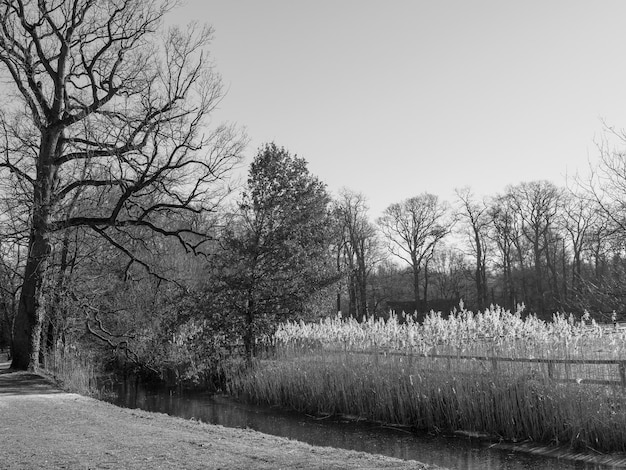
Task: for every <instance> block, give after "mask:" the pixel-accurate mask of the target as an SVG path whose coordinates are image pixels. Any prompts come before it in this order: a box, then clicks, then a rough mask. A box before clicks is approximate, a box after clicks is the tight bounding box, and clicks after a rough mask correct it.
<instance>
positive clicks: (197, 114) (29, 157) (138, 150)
mask: <svg viewBox="0 0 626 470" xmlns="http://www.w3.org/2000/svg"><path fill="white" fill-rule="evenodd" d="M173 3H174V2H170V1H167V0H165V1H159V0H147V1H145V0H102V1H93V0H72V1H70V0H50V1H45V2H44V1H35V0H0V24H1V25H2V26H1V27H0V64H1V65H2V67H0V73H4V74H5V76H7V77H8V78H9V79H10V81H11V83H12V85H13V87H12V89H11V90H9V95H5V97H11V98H13V99H5V100H3V105H2V110H1V111H2V112H1V113H0V130H1V131H2V132H3V135H2V141H1V142H2V143H0V155H2V160H0V171H2V170H4V173H3V174H2V177H3V178H12V179H13V181H14V187H16V188H19V189H20V190H21V193H20V194H19V195H18V196H17V197H18V198H20V200H22V201H24V202H23V203H24V205H25V207H27V208H28V210H27V212H28V217H27V218H26V221H25V222H26V224H27V230H26V233H27V239H28V242H27V244H28V257H27V260H26V263H25V268H24V276H23V279H24V282H23V285H22V289H21V293H20V300H19V306H18V312H17V316H16V318H15V327H14V336H13V343H12V350H13V363H12V366H13V367H14V368H18V369H26V368H31V369H35V368H37V366H38V356H39V347H40V337H41V330H42V323H43V318H44V316H45V311H46V301H47V297H46V295H45V292H46V290H47V287H46V286H47V285H49V284H50V272H49V266H50V260H51V256H52V253H53V252H54V251H55V250H58V249H59V248H58V244H57V240H58V239H59V236H60V235H61V234H62V233H63V232H64V231H66V230H72V229H74V228H76V227H85V228H86V229H87V230H89V231H90V232H91V233H93V234H94V235H97V236H98V237H99V238H100V240H101V243H107V244H110V245H112V246H113V247H115V248H116V249H118V250H119V251H121V252H122V253H123V254H124V255H125V256H126V257H127V258H128V260H129V264H130V265H139V266H143V267H144V268H146V269H149V263H148V262H147V261H145V260H144V259H142V258H141V257H140V256H139V255H138V254H137V253H135V252H133V250H132V246H131V245H129V244H128V241H129V240H140V239H141V237H142V236H143V234H145V233H148V232H154V233H158V234H160V235H163V236H170V237H175V238H176V239H177V240H178V241H179V243H180V244H181V245H182V246H184V247H185V248H186V249H187V250H190V251H194V250H197V249H198V248H199V247H200V246H201V244H202V243H203V242H204V240H206V237H205V234H204V233H202V232H199V231H197V230H195V229H194V227H193V226H191V225H190V224H189V223H188V220H187V218H186V215H187V214H196V213H200V212H203V211H206V210H211V209H212V208H213V205H214V203H213V201H214V199H213V198H212V196H214V190H215V188H216V185H217V183H219V182H220V181H221V178H222V177H223V175H224V174H225V173H226V172H227V171H228V170H229V169H230V168H231V167H232V166H233V164H235V163H236V162H237V161H238V160H239V154H240V152H241V150H242V147H243V144H244V141H243V139H242V138H241V137H240V136H239V135H237V133H236V132H235V131H234V130H233V129H232V128H231V127H228V126H220V127H217V128H216V129H214V130H212V131H208V130H207V128H206V126H205V124H206V123H207V118H208V116H209V114H210V113H211V111H212V110H213V109H214V107H215V106H216V104H217V102H218V101H219V99H220V98H221V97H222V95H223V93H222V86H221V82H220V79H219V77H218V76H217V74H216V73H215V72H214V71H213V68H212V66H211V63H210V62H209V61H208V60H207V54H206V50H205V49H206V46H207V45H208V42H209V40H210V37H211V34H212V32H211V30H210V29H209V28H204V29H199V28H195V27H191V28H189V29H188V30H187V31H185V32H183V31H181V30H180V29H177V28H173V29H171V30H169V31H165V32H164V31H161V30H160V24H161V19H162V18H163V16H164V15H165V14H166V12H167V11H168V10H169V9H170V8H171V6H172V5H173ZM75 199H77V202H78V203H76V204H74V205H72V204H71V202H72V201H74V200H75Z"/></svg>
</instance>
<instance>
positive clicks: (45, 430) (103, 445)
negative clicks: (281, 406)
mask: <svg viewBox="0 0 626 470" xmlns="http://www.w3.org/2000/svg"><path fill="white" fill-rule="evenodd" d="M8 366H9V364H8V363H6V362H5V363H0V469H2V470H5V469H11V470H13V469H29V470H30V469H83V470H84V469H174V468H178V469H216V470H217V469H222V470H227V469H228V470H234V469H320V470H321V469H427V468H429V469H433V468H436V467H433V466H426V465H424V464H421V463H419V462H415V461H404V460H398V459H392V458H389V457H383V456H378V455H371V454H366V453H362V452H353V451H347V450H342V449H334V448H331V447H314V446H310V445H308V444H304V443H301V442H298V441H292V440H288V439H284V438H280V437H275V436H270V435H267V434H262V433H259V432H255V431H251V430H244V429H232V428H225V427H222V426H214V425H208V424H203V423H199V422H196V421H190V420H185V419H182V418H174V417H171V416H167V415H164V414H160V413H148V412H145V411H141V410H130V409H125V408H119V407H116V406H114V405H111V404H108V403H104V402H101V401H98V400H94V399H92V398H88V397H83V396H81V395H76V394H73V393H65V392H62V391H61V390H59V389H57V388H56V387H55V386H54V385H53V384H52V383H50V382H48V381H47V380H46V379H44V378H43V377H40V376H38V375H34V374H28V373H25V372H11V371H9V370H8Z"/></svg>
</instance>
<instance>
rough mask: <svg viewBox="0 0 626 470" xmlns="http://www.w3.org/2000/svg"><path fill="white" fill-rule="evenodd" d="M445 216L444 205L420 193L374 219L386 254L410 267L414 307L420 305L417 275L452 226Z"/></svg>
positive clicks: (433, 197)
mask: <svg viewBox="0 0 626 470" xmlns="http://www.w3.org/2000/svg"><path fill="white" fill-rule="evenodd" d="M447 213H448V206H447V204H446V203H444V202H440V201H439V198H438V197H437V196H435V195H433V194H428V193H423V194H421V195H419V196H416V197H412V198H409V199H406V200H404V201H402V202H400V203H395V204H391V205H390V206H389V207H387V209H385V211H384V213H383V215H382V217H380V218H379V219H378V225H379V226H380V228H381V230H382V232H383V234H384V235H385V237H386V238H387V241H388V244H389V250H390V252H391V253H392V254H393V255H394V256H397V257H398V258H400V259H401V260H403V261H405V262H406V263H407V264H408V265H409V266H410V267H411V270H412V273H413V294H414V300H415V306H416V308H418V305H419V304H420V273H421V271H422V269H423V268H425V265H426V264H427V262H428V261H429V259H430V258H431V257H432V256H433V250H434V249H435V247H436V246H437V243H439V241H440V240H441V239H442V238H443V237H445V236H446V235H447V234H448V233H450V230H451V227H452V223H451V222H450V221H449V220H446V215H447ZM426 300H427V299H426Z"/></svg>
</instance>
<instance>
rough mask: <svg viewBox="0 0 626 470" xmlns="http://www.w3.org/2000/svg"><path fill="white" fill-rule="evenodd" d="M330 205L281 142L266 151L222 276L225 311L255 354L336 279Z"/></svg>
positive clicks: (256, 165) (228, 234)
mask: <svg viewBox="0 0 626 470" xmlns="http://www.w3.org/2000/svg"><path fill="white" fill-rule="evenodd" d="M329 202H330V198H329V196H328V194H327V192H326V188H325V185H324V184H323V183H322V182H321V181H319V179H318V178H317V177H315V176H314V175H312V174H311V173H309V170H308V168H307V164H306V161H305V160H304V159H302V158H298V157H297V156H292V155H291V154H290V153H289V152H288V151H287V150H285V149H284V148H279V147H277V146H276V144H274V143H271V144H266V145H265V146H263V147H262V148H261V149H260V150H259V152H258V154H257V156H256V158H255V159H254V161H253V162H252V164H251V166H250V171H249V176H248V182H247V188H246V190H245V193H244V195H243V198H242V200H241V203H240V204H239V207H238V211H237V213H236V214H235V215H234V217H233V219H232V221H231V222H230V224H229V225H228V227H227V229H226V230H225V233H224V236H223V237H222V243H223V246H224V252H223V253H222V258H221V261H222V267H221V271H220V273H219V276H218V278H219V279H220V280H221V293H220V299H221V303H222V305H223V307H224V308H225V309H227V310H228V311H232V312H234V313H235V314H237V315H238V317H239V318H241V320H242V323H243V339H244V344H245V347H246V353H247V355H248V357H250V356H252V355H253V353H254V344H255V340H256V339H257V338H258V336H259V335H262V334H264V333H267V332H269V331H271V329H272V327H273V326H274V324H275V322H276V321H277V320H280V319H285V318H293V317H298V316H301V315H303V314H304V313H305V312H304V308H305V304H306V302H307V300H308V299H310V297H311V296H312V295H313V294H314V293H315V292H317V291H319V290H320V289H322V288H324V287H326V286H328V285H329V284H331V283H332V282H334V281H335V280H336V277H337V276H336V274H335V273H334V271H333V269H332V267H333V261H332V257H331V251H330V243H331V232H330V231H329V224H330V218H329V210H328V205H329Z"/></svg>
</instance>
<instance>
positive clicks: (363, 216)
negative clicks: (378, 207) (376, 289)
mask: <svg viewBox="0 0 626 470" xmlns="http://www.w3.org/2000/svg"><path fill="white" fill-rule="evenodd" d="M367 210H368V207H367V205H366V203H365V198H364V196H363V195H362V194H358V193H354V192H352V191H349V190H347V189H344V190H342V191H341V193H340V195H339V198H338V200H337V201H336V202H335V208H334V213H335V217H336V218H337V220H338V223H339V226H340V228H341V241H340V242H339V246H340V247H341V248H342V250H341V252H342V259H343V263H344V264H345V266H346V268H347V270H348V293H349V297H350V315H351V316H354V317H356V316H359V317H362V316H364V315H367V314H368V306H367V281H368V277H369V275H370V273H371V271H372V269H373V267H374V265H375V264H376V262H377V261H378V237H377V233H376V228H375V227H374V226H373V225H372V224H371V223H370V221H369V220H368V218H367Z"/></svg>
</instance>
